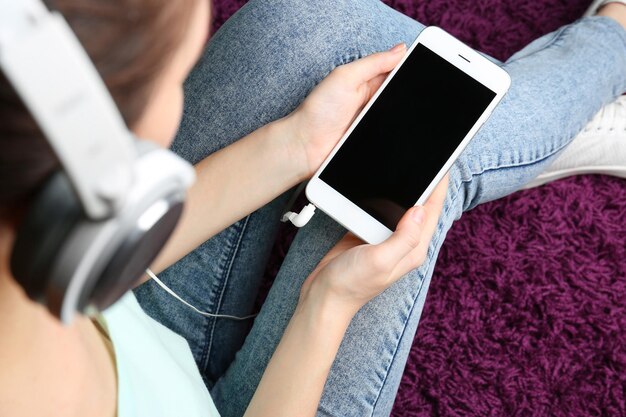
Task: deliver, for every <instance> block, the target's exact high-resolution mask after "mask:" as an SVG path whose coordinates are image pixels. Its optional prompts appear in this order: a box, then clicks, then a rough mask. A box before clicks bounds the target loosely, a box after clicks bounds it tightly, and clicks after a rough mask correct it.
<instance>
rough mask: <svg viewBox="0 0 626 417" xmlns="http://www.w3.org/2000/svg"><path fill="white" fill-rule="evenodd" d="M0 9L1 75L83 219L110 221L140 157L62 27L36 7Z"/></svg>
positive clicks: (32, 0) (8, 2)
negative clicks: (55, 161) (64, 177)
mask: <svg viewBox="0 0 626 417" xmlns="http://www.w3.org/2000/svg"><path fill="white" fill-rule="evenodd" d="M0 10H1V11H2V12H1V13H0V69H2V70H3V72H4V74H5V76H6V77H7V79H8V80H9V81H10V82H11V84H12V85H13V87H14V88H15V90H16V91H17V93H18V94H19V95H20V97H21V98H22V101H23V102H24V104H25V105H26V107H27V108H28V109H29V111H30V112H31V114H32V116H33V118H34V119H35V121H36V122H37V124H38V125H39V127H40V129H41V130H42V132H43V133H44V135H45V136H46V138H47V140H48V141H49V143H50V144H51V146H52V148H53V149H54V151H55V153H56V154H57V156H58V158H59V159H60V161H61V163H62V165H63V168H64V170H65V171H66V172H67V173H68V177H69V178H70V181H71V182H72V186H73V187H74V189H75V191H76V194H77V196H78V198H79V199H80V201H81V204H82V206H83V208H84V210H85V213H86V214H87V216H88V217H89V218H91V219H94V220H97V219H102V218H106V217H109V216H111V215H113V214H114V213H115V212H116V210H118V209H119V207H121V205H122V204H123V202H124V200H125V199H126V197H127V194H128V192H129V190H130V187H131V185H132V183H133V180H134V178H133V169H132V164H133V162H134V161H135V159H136V157H137V156H136V150H135V146H134V143H133V138H132V136H131V134H130V133H129V132H128V130H127V128H126V125H125V123H124V120H123V119H122V117H121V115H120V113H119V111H118V110H117V108H116V106H115V103H114V102H113V99H112V98H111V95H110V94H109V92H108V90H107V88H106V86H105V85H104V82H103V81H102V79H101V78H100V76H99V74H98V72H97V70H96V69H95V67H94V65H93V64H92V63H91V60H90V59H89V57H88V56H87V53H86V52H85V51H84V49H83V48H82V46H81V44H80V42H79V41H78V39H77V38H76V35H74V33H73V32H72V30H71V28H70V27H69V25H68V24H67V22H66V21H65V20H64V19H63V17H62V16H61V15H60V14H59V13H57V12H50V11H49V10H48V9H47V7H46V6H45V5H44V3H43V2H42V1H41V0H0ZM42 68H44V69H45V70H42Z"/></svg>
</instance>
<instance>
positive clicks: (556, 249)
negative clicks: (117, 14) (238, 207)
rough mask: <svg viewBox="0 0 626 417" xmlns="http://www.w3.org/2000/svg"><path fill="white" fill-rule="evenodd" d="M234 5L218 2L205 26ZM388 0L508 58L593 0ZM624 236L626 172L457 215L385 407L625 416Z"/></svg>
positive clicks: (416, 412)
mask: <svg viewBox="0 0 626 417" xmlns="http://www.w3.org/2000/svg"><path fill="white" fill-rule="evenodd" d="M244 3H245V1H244V0H215V9H214V15H215V20H216V21H215V26H216V27H219V26H220V25H221V24H222V23H223V22H224V20H225V19H227V18H228V17H229V16H230V15H231V14H232V13H234V12H235V11H236V10H237V9H238V8H239V7H241V6H242V5H243V4H244ZM387 3H388V4H390V5H391V6H393V7H395V8H396V9H398V10H400V11H402V12H403V13H405V14H407V15H409V16H411V17H414V18H416V19H418V20H420V21H422V22H423V23H426V24H433V25H438V26H441V27H443V28H444V29H446V30H448V31H449V32H451V33H453V34H454V35H456V36H457V37H459V38H460V39H462V40H463V41H465V42H467V43H468V44H470V45H472V46H473V47H475V48H476V49H479V50H481V51H484V52H486V53H489V54H491V55H493V56H495V57H497V58H499V59H501V60H505V59H506V58H507V57H509V56H510V55H511V54H513V53H514V52H515V51H517V50H519V49H521V48H522V47H523V46H525V45H526V44H528V43H529V42H530V41H532V40H533V39H535V38H537V37H538V36H540V35H543V34H544V33H547V32H550V31H553V30H555V29H556V28H558V27H559V26H561V25H563V24H566V23H569V22H572V21H574V20H576V19H577V18H578V17H579V16H581V15H582V13H583V11H584V10H585V9H586V7H587V6H588V4H589V3H590V0H388V1H387ZM625 139H626V138H625ZM290 230H291V229H289V230H287V229H286V230H285V231H283V232H282V234H281V236H280V238H279V241H278V243H277V247H276V250H275V251H274V252H275V253H274V256H273V260H272V262H271V265H270V266H269V268H268V280H269V279H270V278H271V276H272V275H273V274H274V273H275V272H276V269H277V267H278V265H279V264H280V261H281V259H282V258H281V257H282V256H283V255H284V253H285V250H286V248H287V246H288V243H289V242H290V239H291V235H290V233H291V232H290ZM625 242H626V182H625V181H623V180H619V179H615V178H609V177H602V176H581V177H576V178H572V179H567V180H562V181H559V182H556V183H553V184H550V185H547V186H544V187H541V188H539V189H535V190H530V191H524V192H518V193H516V194H514V195H512V196H510V197H508V198H506V199H503V200H500V201H497V202H493V203H490V204H485V205H483V206H481V207H479V208H477V209H475V210H473V211H472V212H471V213H468V214H467V215H465V216H464V217H463V219H462V220H461V221H459V222H457V223H456V224H455V225H454V227H453V228H452V230H451V231H450V233H449V235H448V238H447V241H446V243H445V245H444V247H443V249H442V251H441V255H440V257H439V261H438V263H437V268H436V271H435V275H434V277H433V281H432V285H431V288H430V293H429V295H428V300H427V303H426V306H425V309H424V313H423V316H422V321H421V323H420V325H419V329H418V332H417V335H416V337H415V342H414V345H413V349H412V351H411V355H410V358H409V361H408V364H407V367H406V370H405V374H404V378H403V380H402V384H401V387H400V390H399V393H398V398H397V400H396V404H395V407H394V410H393V415H394V416H398V417H399V416H611V417H612V416H626V333H625V332H624V329H626V243H625Z"/></svg>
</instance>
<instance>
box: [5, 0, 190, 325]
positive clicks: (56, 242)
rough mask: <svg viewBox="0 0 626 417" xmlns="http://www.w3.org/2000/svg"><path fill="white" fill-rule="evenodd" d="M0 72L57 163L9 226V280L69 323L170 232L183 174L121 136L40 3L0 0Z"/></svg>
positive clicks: (71, 39) (103, 96) (125, 280)
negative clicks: (15, 225)
mask: <svg viewBox="0 0 626 417" xmlns="http://www.w3.org/2000/svg"><path fill="white" fill-rule="evenodd" d="M0 69H1V70H2V71H3V73H4V74H5V76H6V77H7V79H8V80H9V81H10V82H11V83H12V85H13V87H14V89H15V91H16V92H17V93H18V94H19V95H20V97H21V99H22V101H23V102H24V104H25V105H26V107H27V108H28V109H29V110H30V113H31V114H32V116H33V118H34V119H35V121H36V122H37V124H38V125H39V127H40V129H41V131H42V132H43V134H44V135H45V137H46V138H47V140H48V141H49V143H50V144H51V146H52V148H53V150H54V151H55V153H56V155H57V156H58V158H59V160H60V162H61V165H62V167H61V169H60V170H59V171H58V172H57V173H55V174H54V175H52V176H51V178H50V180H48V182H47V184H45V185H44V187H43V188H42V190H41V191H40V192H39V193H38V195H37V196H36V197H35V199H34V200H33V201H34V202H33V204H32V206H31V208H30V209H29V212H28V213H27V214H26V217H25V218H24V220H23V222H22V224H21V225H20V228H19V230H18V235H17V239H16V243H15V246H14V249H13V254H12V257H11V268H12V272H13V275H14V276H15V278H16V279H17V280H18V282H19V283H20V284H21V285H22V286H23V287H24V289H25V290H26V292H27V294H28V295H29V296H30V297H31V298H33V299H35V300H37V301H40V302H42V303H44V304H45V305H46V306H47V307H48V308H49V309H50V311H51V312H52V313H53V314H55V315H56V316H58V317H59V318H60V319H61V320H62V321H64V322H69V321H70V320H71V318H72V317H73V315H74V313H75V312H76V311H83V310H84V309H85V308H86V307H88V306H95V307H97V308H100V309H103V308H105V307H107V306H109V305H111V304H112V303H113V302H115V301H116V300H117V299H118V298H119V297H120V296H121V295H122V294H124V293H125V292H126V291H128V290H129V289H130V288H132V286H133V285H134V284H135V283H136V281H137V279H138V278H139V277H140V276H141V275H142V274H143V273H144V270H145V269H146V268H147V267H148V266H149V265H150V263H151V262H152V261H153V260H154V258H155V257H156V255H157V254H158V253H159V251H160V250H161V249H162V247H163V245H164V244H165V242H166V241H167V240H168V238H169V236H170V235H171V232H172V231H173V230H174V227H175V226H176V224H177V222H178V220H179V218H180V215H181V212H182V207H183V203H184V199H185V191H186V189H187V188H188V187H189V186H190V185H191V184H192V182H193V180H194V170H193V168H192V167H191V165H189V164H188V163H187V162H186V161H184V160H183V159H181V158H179V157H178V156H176V155H174V154H173V153H172V152H170V151H167V150H164V149H160V148H158V147H156V146H155V145H152V144H150V143H149V142H144V141H139V140H136V139H135V138H134V137H133V136H132V134H131V133H130V132H129V131H128V129H127V128H126V126H125V124H124V121H123V119H122V117H121V116H120V114H119V111H118V110H117V109H116V106H115V104H114V102H113V100H112V98H111V96H110V94H109V93H108V91H107V89H106V87H105V85H104V83H103V81H102V79H101V78H100V76H99V75H98V72H97V71H96V69H95V68H94V66H93V64H92V63H91V61H90V59H89V57H88V56H87V54H86V52H85V51H84V50H83V48H82V46H81V44H80V43H79V41H78V39H77V38H76V36H75V35H74V33H73V32H72V30H71V29H70V27H69V25H68V24H67V23H66V21H65V20H64V19H63V17H62V16H61V15H60V14H59V13H57V12H50V11H49V10H48V9H47V8H46V6H45V5H44V4H43V2H42V1H41V0H0ZM24 152H28V150H27V149H25V150H24Z"/></svg>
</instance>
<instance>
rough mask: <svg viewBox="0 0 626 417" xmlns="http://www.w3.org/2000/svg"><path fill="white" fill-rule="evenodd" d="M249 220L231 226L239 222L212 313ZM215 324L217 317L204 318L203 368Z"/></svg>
mask: <svg viewBox="0 0 626 417" xmlns="http://www.w3.org/2000/svg"><path fill="white" fill-rule="evenodd" d="M249 220H250V215H248V216H246V217H245V218H244V219H242V220H241V221H239V222H237V223H236V224H235V225H233V226H236V225H237V224H240V227H238V228H237V231H236V233H235V236H233V238H232V239H231V242H232V241H235V244H234V245H233V247H232V248H231V250H230V253H229V254H228V257H227V259H226V262H225V264H226V267H225V268H220V269H221V270H223V271H224V272H223V273H222V275H221V279H220V280H219V281H218V282H219V283H220V287H221V288H220V290H219V298H218V299H217V303H216V304H215V306H214V311H213V314H220V313H221V312H220V309H221V307H222V300H223V299H224V293H225V292H226V288H227V287H228V280H229V278H230V274H231V272H232V269H233V264H234V262H235V258H236V257H237V253H238V252H239V248H240V247H241V242H242V240H243V236H244V235H245V232H246V230H247V228H248V222H249ZM231 227H232V226H231ZM216 326H217V317H212V318H208V317H207V319H206V320H205V326H204V334H205V335H206V337H205V344H204V349H203V351H204V353H203V356H202V362H203V368H204V369H205V370H206V369H207V368H208V366H209V362H210V357H211V351H212V350H213V336H214V334H215V327H216ZM209 328H210V329H209ZM205 382H206V381H205Z"/></svg>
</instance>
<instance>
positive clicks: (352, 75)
mask: <svg viewBox="0 0 626 417" xmlns="http://www.w3.org/2000/svg"><path fill="white" fill-rule="evenodd" d="M405 52H406V46H405V45H404V44H400V45H397V46H395V47H394V48H392V49H390V50H389V51H386V52H380V53H376V54H372V55H369V56H367V57H365V58H362V59H359V60H358V61H354V62H352V63H349V64H346V65H342V66H340V67H337V68H335V69H334V70H333V71H332V72H331V73H330V74H329V75H328V77H326V78H325V79H324V80H323V81H322V82H321V83H320V84H318V85H317V86H316V87H315V88H314V89H313V91H311V94H309V96H308V97H307V98H306V99H305V100H304V101H303V102H302V104H300V106H299V107H298V108H297V109H296V110H295V111H294V112H293V113H292V114H291V115H289V116H288V117H287V119H288V123H289V128H290V131H291V134H292V135H293V138H292V139H293V140H295V141H296V142H297V143H296V144H295V145H296V147H297V148H298V149H301V150H302V149H303V150H304V154H305V155H306V161H307V164H308V167H307V172H308V174H309V176H310V175H313V173H315V171H317V169H318V168H319V167H320V166H321V164H322V162H324V160H325V159H326V157H327V156H328V155H329V154H330V151H331V150H332V149H333V148H334V147H335V145H336V144H337V143H338V142H339V139H341V137H342V136H343V134H344V133H345V132H346V130H348V127H350V124H351V123H352V122H353V121H354V119H355V117H356V116H357V115H358V114H359V112H360V111H361V109H362V108H363V106H365V104H366V103H367V102H368V101H369V100H370V98H372V96H373V95H374V93H375V92H376V90H378V88H379V87H380V86H381V85H382V83H383V81H384V80H385V78H386V77H387V75H388V74H389V72H390V71H392V70H393V69H394V67H395V66H396V65H397V64H398V63H399V62H400V60H401V59H402V57H403V56H404V54H405Z"/></svg>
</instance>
